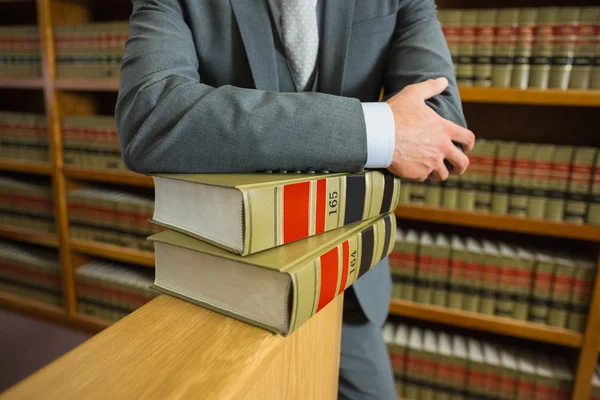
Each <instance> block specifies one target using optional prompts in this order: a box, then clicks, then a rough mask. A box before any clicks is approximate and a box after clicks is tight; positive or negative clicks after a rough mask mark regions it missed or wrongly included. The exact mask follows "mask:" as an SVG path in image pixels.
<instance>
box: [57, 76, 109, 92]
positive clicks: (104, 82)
mask: <svg viewBox="0 0 600 400" xmlns="http://www.w3.org/2000/svg"><path fill="white" fill-rule="evenodd" d="M55 87H56V89H58V90H74V91H76V90H86V91H94V92H116V91H118V90H119V79H118V78H111V79H85V78H72V79H71V78H70V79H67V78H57V79H56V82H55Z"/></svg>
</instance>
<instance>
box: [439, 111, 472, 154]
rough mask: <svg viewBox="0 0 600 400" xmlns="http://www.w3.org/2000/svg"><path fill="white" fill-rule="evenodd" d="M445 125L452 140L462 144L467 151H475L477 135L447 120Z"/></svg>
mask: <svg viewBox="0 0 600 400" xmlns="http://www.w3.org/2000/svg"><path fill="white" fill-rule="evenodd" d="M443 124H444V128H445V129H446V132H447V133H448V136H450V139H451V140H453V141H455V142H457V143H460V144H462V145H463V148H464V150H465V151H471V150H473V146H474V145H475V134H474V133H473V132H471V131H470V130H468V129H466V128H463V127H462V126H459V125H456V124H455V123H454V122H452V121H448V120H447V119H444V122H443Z"/></svg>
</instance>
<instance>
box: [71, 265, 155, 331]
mask: <svg viewBox="0 0 600 400" xmlns="http://www.w3.org/2000/svg"><path fill="white" fill-rule="evenodd" d="M153 280H154V271H153V270H152V269H149V268H144V267H139V266H134V265H127V264H122V263H117V262H113V261H101V260H95V261H92V262H90V263H88V264H85V265H83V266H81V267H79V268H77V269H76V270H75V290H76V292H77V312H79V313H80V314H84V315H89V316H94V317H99V318H102V319H105V320H108V321H111V322H115V321H118V320H119V319H121V318H123V317H124V316H126V315H127V314H129V313H130V312H132V311H134V310H136V309H137V308H139V307H141V306H143V305H144V304H146V303H147V302H149V301H150V300H152V299H153V298H154V297H155V296H156V292H155V291H153V290H152V289H150V285H152V282H153Z"/></svg>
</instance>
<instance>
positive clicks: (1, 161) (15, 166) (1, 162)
mask: <svg viewBox="0 0 600 400" xmlns="http://www.w3.org/2000/svg"><path fill="white" fill-rule="evenodd" d="M0 171H10V172H26V173H28V174H37V175H51V174H52V167H51V166H50V164H49V163H42V162H39V161H28V160H11V159H8V158H0Z"/></svg>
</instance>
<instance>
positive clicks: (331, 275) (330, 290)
mask: <svg viewBox="0 0 600 400" xmlns="http://www.w3.org/2000/svg"><path fill="white" fill-rule="evenodd" d="M337 273H338V248H337V247H335V248H333V249H331V250H329V251H328V252H327V253H325V254H323V255H322V256H321V291H320V293H319V305H318V307H317V312H319V311H320V310H321V309H322V308H323V307H325V306H326V305H327V304H329V302H330V301H331V300H333V297H334V296H335V289H336V284H337Z"/></svg>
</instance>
